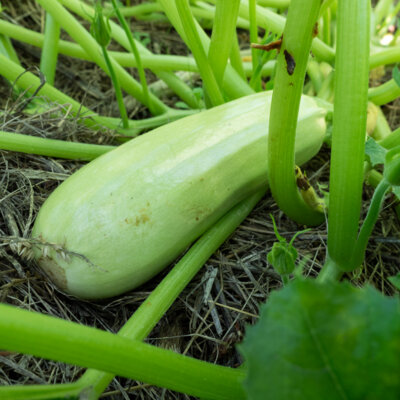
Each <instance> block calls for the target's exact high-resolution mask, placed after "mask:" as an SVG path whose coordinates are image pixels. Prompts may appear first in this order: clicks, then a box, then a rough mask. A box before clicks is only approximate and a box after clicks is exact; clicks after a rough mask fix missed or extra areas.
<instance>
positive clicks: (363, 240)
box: [350, 179, 390, 269]
mask: <svg viewBox="0 0 400 400" xmlns="http://www.w3.org/2000/svg"><path fill="white" fill-rule="evenodd" d="M389 189H390V184H389V182H388V181H387V180H386V179H382V180H381V181H380V183H379V184H378V186H377V188H376V189H375V191H374V195H373V196H372V200H371V204H370V206H369V209H368V213H367V216H366V217H365V220H364V222H363V224H362V226H361V229H360V233H359V235H358V238H357V242H356V245H355V247H354V249H353V254H352V256H351V260H350V265H351V266H352V269H356V268H358V267H359V266H360V265H361V263H362V262H363V260H364V256H365V250H366V248H367V244H368V239H369V237H370V236H371V233H372V229H373V228H374V226H375V223H376V221H377V219H378V216H379V211H380V210H381V208H382V204H383V201H384V200H385V195H386V193H387V191H388V190H389Z"/></svg>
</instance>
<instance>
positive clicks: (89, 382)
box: [78, 192, 263, 395]
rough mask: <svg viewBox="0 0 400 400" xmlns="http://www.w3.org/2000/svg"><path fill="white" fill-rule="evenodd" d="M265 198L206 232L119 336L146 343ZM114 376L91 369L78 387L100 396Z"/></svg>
mask: <svg viewBox="0 0 400 400" xmlns="http://www.w3.org/2000/svg"><path fill="white" fill-rule="evenodd" d="M262 195H263V192H260V193H256V194H254V195H253V196H251V197H249V198H248V199H246V200H244V201H242V202H241V203H240V204H238V205H237V206H236V207H234V208H233V209H232V210H230V211H229V212H228V213H227V214H226V215H225V216H224V217H222V218H221V219H220V220H219V221H218V222H217V223H216V224H215V225H214V226H213V227H212V228H210V229H209V230H208V231H207V232H206V233H204V234H203V236H202V237H201V238H200V239H199V240H198V241H197V242H196V243H195V244H194V245H193V246H192V247H191V248H190V250H189V251H188V252H187V253H186V254H185V255H184V256H183V258H182V259H181V260H180V261H179V262H178V264H176V265H175V267H174V268H173V269H172V270H171V272H170V273H169V274H168V275H167V276H166V277H165V278H164V279H163V281H162V282H161V283H160V284H159V285H158V286H157V287H156V289H155V290H154V291H153V292H152V293H151V294H150V296H149V297H148V298H147V299H146V300H145V301H144V302H143V304H142V305H141V306H140V307H139V308H138V309H137V310H136V312H135V313H134V314H133V316H132V317H131V318H130V319H129V320H128V322H127V323H126V324H125V325H124V326H123V327H122V328H121V330H120V331H119V332H118V335H120V336H123V337H128V338H130V339H136V340H143V339H144V338H145V337H146V336H147V335H148V334H149V333H150V332H151V330H152V329H153V327H154V326H155V325H156V324H157V322H158V321H159V320H160V319H161V317H162V316H163V315H164V313H165V312H166V311H167V310H168V308H169V307H170V306H171V304H172V303H173V302H174V301H175V299H176V298H177V297H178V295H179V294H180V293H181V291H182V290H183V288H184V287H185V286H186V285H187V284H188V283H189V282H190V280H191V279H192V278H193V276H194V275H195V274H196V273H197V272H198V270H199V269H200V268H201V267H202V266H203V265H204V263H205V262H206V261H207V260H208V258H209V257H210V256H211V255H212V254H213V253H214V252H215V251H216V250H217V249H218V247H219V246H220V245H221V244H222V243H223V242H224V241H225V240H226V239H227V238H228V237H229V236H230V235H231V234H232V232H233V231H234V230H235V229H236V228H237V227H238V225H239V224H240V223H241V222H242V221H243V219H244V218H245V217H246V216H247V215H248V214H249V213H250V211H251V210H252V209H253V207H254V206H255V205H256V204H257V202H258V201H259V200H260V198H261V196H262ZM113 377H114V375H113V374H109V373H105V372H101V371H96V370H88V371H86V372H85V374H84V375H83V376H82V377H81V378H80V379H79V381H78V384H79V386H84V387H92V388H93V391H94V393H95V394H96V395H100V394H101V393H102V392H103V390H104V389H105V388H106V387H107V386H108V384H109V383H110V381H111V380H112V379H113Z"/></svg>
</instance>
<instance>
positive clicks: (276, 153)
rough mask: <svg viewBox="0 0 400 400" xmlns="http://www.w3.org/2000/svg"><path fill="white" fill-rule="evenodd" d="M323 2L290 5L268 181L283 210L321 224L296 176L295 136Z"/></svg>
mask: <svg viewBox="0 0 400 400" xmlns="http://www.w3.org/2000/svg"><path fill="white" fill-rule="evenodd" d="M320 4H321V2H320V1H319V0H306V1H297V2H296V1H295V2H292V3H291V5H290V6H289V12H288V16H287V21H286V26H285V30H284V32H283V39H282V45H281V51H280V53H279V55H278V64H277V70H276V76H275V84H274V92H273V96H272V103H271V112H270V122H269V136H268V157H267V158H268V181H269V184H270V187H271V192H272V195H273V197H274V199H275V201H276V202H277V204H278V206H279V207H280V208H281V209H282V211H283V212H284V213H285V214H287V215H288V216H289V217H290V218H292V219H294V220H295V221H296V222H298V223H301V224H308V225H318V224H320V223H321V222H322V221H323V219H324V215H323V213H321V212H318V211H316V210H315V209H313V208H311V207H310V206H309V205H308V204H306V203H305V202H304V200H303V198H302V197H301V196H300V194H299V191H298V188H297V184H296V179H295V174H294V171H295V152H294V147H295V138H296V126H297V118H298V111H299V105H300V98H301V94H302V91H303V84H304V78H305V73H306V67H307V62H308V57H309V52H310V47H311V41H312V38H313V35H314V34H315V23H316V21H317V18H318V13H319V8H320Z"/></svg>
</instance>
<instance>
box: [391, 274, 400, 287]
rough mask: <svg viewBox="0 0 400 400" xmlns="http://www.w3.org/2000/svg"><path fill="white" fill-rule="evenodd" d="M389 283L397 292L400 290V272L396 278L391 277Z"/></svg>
mask: <svg viewBox="0 0 400 400" xmlns="http://www.w3.org/2000/svg"><path fill="white" fill-rule="evenodd" d="M389 281H390V282H391V283H392V285H393V286H394V287H395V288H396V289H397V290H400V272H399V273H398V274H397V275H395V276H390V277H389Z"/></svg>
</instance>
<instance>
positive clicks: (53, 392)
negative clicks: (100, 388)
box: [0, 383, 91, 400]
mask: <svg viewBox="0 0 400 400" xmlns="http://www.w3.org/2000/svg"><path fill="white" fill-rule="evenodd" d="M89 392H90V389H89V390H88V389H87V388H84V387H80V386H78V385H77V384H75V383H69V384H68V383H63V384H59V385H57V384H53V385H10V386H0V398H1V399H4V400H61V399H70V400H75V399H82V398H85V399H88V400H89V399H90V397H88V395H89ZM90 400H91V399H90Z"/></svg>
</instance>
